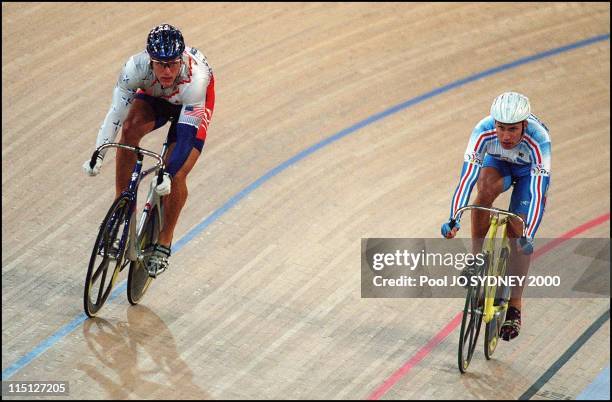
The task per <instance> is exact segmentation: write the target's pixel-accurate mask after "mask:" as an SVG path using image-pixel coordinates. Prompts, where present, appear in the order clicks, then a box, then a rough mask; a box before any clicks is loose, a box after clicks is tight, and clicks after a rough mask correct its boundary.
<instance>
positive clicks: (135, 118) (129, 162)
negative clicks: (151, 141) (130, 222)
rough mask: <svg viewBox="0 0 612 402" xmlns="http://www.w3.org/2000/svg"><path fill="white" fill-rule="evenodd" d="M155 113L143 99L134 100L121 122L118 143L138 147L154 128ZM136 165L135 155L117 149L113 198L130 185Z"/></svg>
mask: <svg viewBox="0 0 612 402" xmlns="http://www.w3.org/2000/svg"><path fill="white" fill-rule="evenodd" d="M155 117H156V116H155V111H154V108H153V107H152V105H151V104H150V103H149V102H148V101H147V100H146V99H143V98H139V97H137V98H135V99H134V101H133V103H132V106H131V107H130V110H129V112H128V115H127V117H126V118H125V120H124V121H123V127H122V129H121V138H120V139H119V142H120V143H122V144H127V145H131V146H138V144H140V140H141V139H142V137H144V136H145V135H146V134H147V133H149V132H151V131H153V130H154V129H155V128H156V127H155V126H156V118H155ZM134 163H136V155H135V154H134V153H132V152H130V151H127V150H123V149H118V150H117V160H116V175H115V197H119V195H120V194H121V192H122V191H123V190H125V188H126V187H127V186H128V184H129V183H130V175H131V173H132V167H133V166H134Z"/></svg>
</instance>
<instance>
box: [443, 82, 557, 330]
mask: <svg viewBox="0 0 612 402" xmlns="http://www.w3.org/2000/svg"><path fill="white" fill-rule="evenodd" d="M550 153H551V145H550V137H549V134H548V128H547V127H546V126H545V125H544V123H542V122H541V121H540V120H539V119H538V118H537V117H536V116H534V115H533V114H531V106H530V104H529V99H528V98H527V97H526V96H524V95H522V94H519V93H516V92H505V93H503V94H501V95H499V96H498V97H497V98H495V100H494V101H493V104H492V105H491V115H490V116H487V117H485V118H484V119H482V120H481V121H480V122H479V123H478V124H477V125H476V127H475V128H474V130H473V131H472V135H471V137H470V141H469V143H468V146H467V149H466V151H465V162H464V163H463V168H462V170H461V177H460V179H459V185H458V186H457V189H456V190H455V194H454V195H453V199H452V203H451V209H450V217H451V218H452V217H453V216H454V214H455V212H456V211H457V210H458V209H459V208H461V207H464V206H466V205H467V204H468V202H469V199H470V194H471V192H472V189H473V188H474V184H477V186H478V195H477V196H476V199H475V200H474V202H473V203H474V204H476V205H481V206H485V207H491V206H492V205H493V202H494V201H495V199H496V198H497V197H498V196H499V195H500V194H501V193H503V192H505V191H507V190H508V189H509V188H510V187H514V190H513V191H512V197H511V201H510V211H511V212H514V213H516V214H517V215H520V216H521V217H522V218H523V219H524V220H525V223H526V225H527V235H526V237H524V238H523V237H522V232H521V224H520V222H515V221H514V220H513V221H512V222H511V224H510V226H509V231H508V235H509V237H510V238H511V242H510V246H511V254H510V273H512V274H513V275H521V276H522V275H525V276H526V275H527V272H528V271H529V263H530V259H531V253H532V252H533V239H534V237H535V234H536V232H537V230H538V228H539V226H540V223H541V222H542V217H543V215H544V206H545V205H546V191H547V190H548V186H549V183H550V159H551V155H550ZM488 224H489V214H488V212H485V211H478V210H474V211H472V239H474V240H473V248H474V250H473V251H474V252H475V253H476V252H480V250H482V244H483V239H484V237H485V236H486V233H487V230H488ZM459 228H460V225H459V222H457V224H456V225H455V226H454V227H452V228H451V226H450V219H449V221H448V222H446V223H444V224H443V225H442V235H443V236H444V237H446V238H449V239H450V238H453V237H455V234H456V233H457V230H459ZM517 238H519V241H518V243H519V245H520V252H519V248H518V247H517V244H516V243H517V242H516V239H517ZM472 273H473V272H472ZM469 274H470V272H468V275H469ZM522 293H523V288H522V287H515V288H513V289H512V296H511V298H510V301H509V306H508V312H507V314H506V321H505V322H504V324H503V325H502V332H501V334H502V338H503V339H505V340H510V339H512V338H515V337H516V336H518V334H519V332H520V326H521V307H522V306H521V298H522Z"/></svg>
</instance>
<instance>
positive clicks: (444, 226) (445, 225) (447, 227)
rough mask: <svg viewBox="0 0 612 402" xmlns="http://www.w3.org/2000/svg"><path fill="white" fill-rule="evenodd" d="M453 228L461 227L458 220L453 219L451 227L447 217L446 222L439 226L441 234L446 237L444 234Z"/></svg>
mask: <svg viewBox="0 0 612 402" xmlns="http://www.w3.org/2000/svg"><path fill="white" fill-rule="evenodd" d="M453 228H457V230H459V229H460V228H461V225H460V224H459V221H455V225H454V226H453V227H451V219H449V220H448V222H445V223H443V224H442V228H441V232H442V236H444V237H446V235H448V234H449V233H450V231H451V230H453Z"/></svg>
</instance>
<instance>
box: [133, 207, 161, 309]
mask: <svg viewBox="0 0 612 402" xmlns="http://www.w3.org/2000/svg"><path fill="white" fill-rule="evenodd" d="M157 214H158V213H157V208H153V209H152V210H151V212H150V213H149V214H148V215H147V218H146V221H145V224H144V226H143V230H142V233H141V234H140V235H139V236H138V239H137V241H136V244H137V248H138V254H139V256H140V255H142V254H143V253H144V250H146V249H147V248H149V247H151V246H152V245H153V244H155V242H156V241H157V235H158V233H159V229H160V228H159V222H158V220H157ZM145 261H146V260H145V259H142V258H137V259H136V261H132V262H131V263H130V271H129V273H128V283H127V297H128V301H129V302H130V304H132V305H134V304H138V303H139V302H140V300H142V298H143V296H144V295H145V293H146V292H147V290H148V289H149V286H150V285H151V282H153V278H151V277H150V276H149V272H148V271H147V268H146V266H145Z"/></svg>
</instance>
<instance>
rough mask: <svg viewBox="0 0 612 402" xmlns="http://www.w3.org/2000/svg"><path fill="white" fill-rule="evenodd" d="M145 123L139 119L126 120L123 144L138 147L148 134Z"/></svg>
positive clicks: (122, 133)
mask: <svg viewBox="0 0 612 402" xmlns="http://www.w3.org/2000/svg"><path fill="white" fill-rule="evenodd" d="M145 125H146V123H145V122H144V121H139V119H126V120H125V121H124V122H123V128H122V130H121V142H122V143H124V144H129V145H138V144H139V143H140V140H141V139H142V137H143V136H144V135H145V134H146V133H147V130H145V128H144V126H145Z"/></svg>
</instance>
